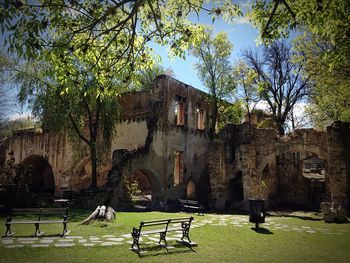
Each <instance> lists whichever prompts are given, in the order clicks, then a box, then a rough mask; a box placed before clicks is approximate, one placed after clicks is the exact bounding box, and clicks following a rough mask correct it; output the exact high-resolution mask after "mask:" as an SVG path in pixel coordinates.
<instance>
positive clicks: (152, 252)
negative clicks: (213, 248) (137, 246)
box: [135, 244, 196, 258]
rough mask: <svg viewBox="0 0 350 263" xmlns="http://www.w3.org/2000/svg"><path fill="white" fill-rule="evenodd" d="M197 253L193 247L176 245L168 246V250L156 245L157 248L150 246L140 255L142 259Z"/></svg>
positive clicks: (143, 248) (142, 250)
mask: <svg viewBox="0 0 350 263" xmlns="http://www.w3.org/2000/svg"><path fill="white" fill-rule="evenodd" d="M135 252H136V251H135ZM191 252H194V253H196V251H195V250H194V249H193V247H191V246H184V245H181V244H175V245H170V246H168V249H166V248H165V247H164V246H161V245H156V246H148V247H142V248H141V252H139V253H138V252H136V253H138V255H139V257H140V258H143V257H155V256H160V255H174V254H184V253H191Z"/></svg>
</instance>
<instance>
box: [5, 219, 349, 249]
mask: <svg viewBox="0 0 350 263" xmlns="http://www.w3.org/2000/svg"><path fill="white" fill-rule="evenodd" d="M206 225H212V226H217V227H225V226H228V225H231V226H233V227H238V228H243V227H244V228H252V227H254V225H253V224H252V223H250V222H249V217H248V216H246V215H216V214H210V215H206V217H205V218H196V219H195V220H194V221H193V224H192V227H193V228H198V227H203V226H206ZM262 226H263V227H265V228H267V229H270V230H273V231H294V232H299V233H307V234H315V233H322V234H324V235H344V234H346V233H348V232H349V230H345V229H340V230H334V231H332V230H330V229H326V228H312V227H310V226H297V225H292V224H287V223H285V222H283V221H282V219H281V218H276V217H268V218H266V223H265V224H262ZM181 237H182V231H174V232H169V233H168V234H167V240H169V241H174V240H177V239H179V238H181ZM131 238H132V237H131V234H130V233H127V234H123V235H120V236H116V235H103V236H95V235H91V236H88V237H83V236H69V235H67V236H65V237H48V236H47V237H45V236H44V237H40V238H39V237H18V238H16V237H9V238H4V239H1V242H0V247H1V246H3V247H6V248H22V247H28V246H29V247H33V248H46V247H52V246H54V247H59V248H66V247H67V248H69V247H74V246H75V245H78V246H84V247H93V246H102V247H111V246H118V245H122V244H132V240H131ZM140 241H141V242H142V243H143V244H153V245H154V244H158V241H159V235H158V234H151V235H144V236H142V238H140Z"/></svg>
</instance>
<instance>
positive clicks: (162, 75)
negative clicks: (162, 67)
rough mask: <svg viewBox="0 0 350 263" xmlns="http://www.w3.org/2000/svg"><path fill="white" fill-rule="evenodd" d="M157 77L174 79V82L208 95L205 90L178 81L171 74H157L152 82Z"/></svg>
mask: <svg viewBox="0 0 350 263" xmlns="http://www.w3.org/2000/svg"><path fill="white" fill-rule="evenodd" d="M158 79H171V80H173V81H176V82H178V83H180V84H182V85H184V86H185V87H186V88H191V89H193V90H196V91H197V92H199V93H202V94H203V95H207V96H208V95H210V94H209V93H207V92H205V91H203V90H200V89H198V88H195V87H193V86H191V85H189V84H186V83H185V82H182V81H180V80H178V79H176V78H173V77H172V76H169V75H166V74H161V75H158V76H157V77H155V78H154V82H156V81H157V80H158Z"/></svg>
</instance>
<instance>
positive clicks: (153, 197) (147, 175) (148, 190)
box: [128, 169, 160, 204]
mask: <svg viewBox="0 0 350 263" xmlns="http://www.w3.org/2000/svg"><path fill="white" fill-rule="evenodd" d="M128 177H129V178H131V179H133V180H136V181H137V182H138V187H139V190H140V191H141V195H143V196H144V197H145V198H149V199H150V200H149V201H152V203H153V204H157V203H158V202H159V194H160V184H159V182H158V179H157V177H156V176H155V174H154V173H153V172H152V171H150V170H148V169H134V170H133V172H132V173H130V174H129V176H128Z"/></svg>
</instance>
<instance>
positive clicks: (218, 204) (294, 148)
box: [7, 75, 350, 209]
mask: <svg viewBox="0 0 350 263" xmlns="http://www.w3.org/2000/svg"><path fill="white" fill-rule="evenodd" d="M119 102H120V104H121V105H122V108H123V112H122V116H123V117H122V119H121V120H120V121H119V122H118V123H117V124H116V134H115V136H114V137H113V139H112V142H111V144H110V147H109V149H110V150H109V153H108V155H107V157H106V158H105V160H104V162H103V164H100V166H99V172H98V185H99V186H100V187H101V189H102V190H101V191H102V192H109V193H110V196H111V197H110V198H111V199H112V200H111V202H112V204H118V202H119V201H120V199H121V198H122V196H121V192H122V178H123V176H125V177H126V178H133V179H135V180H137V181H138V182H139V186H140V189H141V191H142V192H143V194H145V195H148V196H150V198H151V200H152V204H153V205H154V206H155V207H159V206H160V205H162V204H164V203H167V202H168V203H169V202H171V201H174V200H176V199H177V198H190V199H198V200H200V201H201V202H203V203H204V204H206V205H208V206H209V207H211V208H217V209H224V208H242V209H246V208H247V205H248V200H249V198H264V199H265V200H266V203H267V205H268V206H270V207H273V206H279V205H291V206H292V205H302V206H304V207H307V208H318V207H319V205H320V203H321V202H322V201H324V200H331V201H333V202H337V203H341V204H343V205H347V204H348V200H349V194H350V191H349V189H350V131H349V124H347V123H335V124H333V125H332V126H330V127H328V129H327V130H326V131H315V130H312V129H302V130H297V131H295V132H294V133H291V134H289V135H287V136H285V137H279V136H278V135H277V132H276V131H275V130H273V129H257V128H256V127H255V126H254V125H252V124H248V123H243V124H241V125H229V126H227V127H226V128H224V129H223V130H222V131H221V132H220V134H219V136H218V138H217V139H216V140H214V141H212V142H211V141H210V140H209V137H208V130H209V126H210V122H211V121H212V120H211V117H210V113H211V106H210V103H209V102H208V99H207V94H206V93H204V92H202V91H200V90H197V89H195V88H193V87H191V86H189V85H186V84H184V83H181V82H179V81H177V80H175V79H173V78H171V77H168V76H165V75H161V76H159V77H157V78H156V79H155V82H154V87H153V88H152V89H150V90H146V91H139V92H130V93H126V94H124V95H122V96H121V98H120V99H119ZM7 158H13V159H14V161H15V163H23V164H31V165H32V166H33V167H34V168H33V169H34V170H35V171H34V172H33V174H34V175H35V176H33V178H31V188H32V190H36V191H38V190H40V189H46V190H47V191H51V192H54V193H55V194H56V195H64V193H65V192H66V191H75V192H78V191H80V190H81V189H83V188H86V187H88V186H89V184H90V181H91V175H90V168H89V166H90V164H89V158H88V157H84V158H81V157H78V156H77V155H76V153H75V151H74V146H72V145H71V144H70V142H69V140H68V139H67V138H66V137H65V136H62V135H58V134H54V133H50V132H46V133H42V132H41V133H40V132H39V133H38V132H35V131H18V132H16V133H14V135H13V137H12V139H11V141H10V143H9V147H8V149H7Z"/></svg>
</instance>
